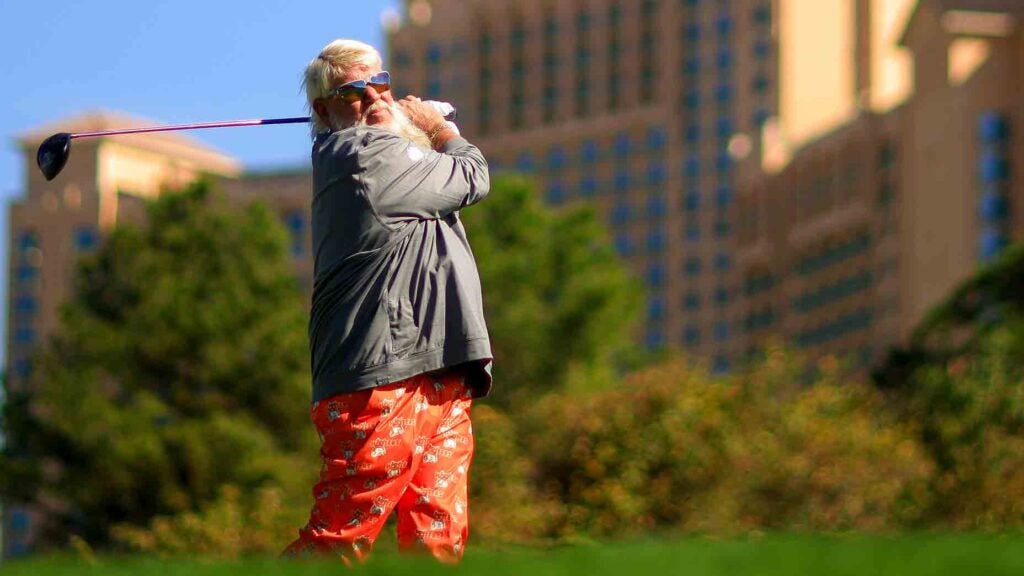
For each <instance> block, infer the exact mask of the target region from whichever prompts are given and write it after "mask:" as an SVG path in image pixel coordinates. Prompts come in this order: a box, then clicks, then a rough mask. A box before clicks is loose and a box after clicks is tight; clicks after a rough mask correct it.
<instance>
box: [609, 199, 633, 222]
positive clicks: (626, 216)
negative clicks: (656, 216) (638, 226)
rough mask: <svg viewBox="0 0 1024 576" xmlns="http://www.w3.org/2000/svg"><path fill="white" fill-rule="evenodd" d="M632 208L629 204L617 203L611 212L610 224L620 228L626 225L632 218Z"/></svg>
mask: <svg viewBox="0 0 1024 576" xmlns="http://www.w3.org/2000/svg"><path fill="white" fill-rule="evenodd" d="M632 212H633V211H632V208H630V206H629V204H624V203H621V202H620V203H619V204H616V205H615V208H614V209H613V210H612V224H614V225H616V226H622V225H624V224H628V223H629V221H630V219H631V218H632Z"/></svg>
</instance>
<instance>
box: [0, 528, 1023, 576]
mask: <svg viewBox="0 0 1024 576" xmlns="http://www.w3.org/2000/svg"><path fill="white" fill-rule="evenodd" d="M343 572H344V569H343V568H342V567H341V566H340V565H339V563H338V562H325V561H317V562H297V561H289V562H285V561H279V560H273V559H252V560H245V561H237V562H215V561H195V560H159V559H155V558H145V557H129V558H115V557H111V558H99V559H95V560H92V561H87V560H84V559H81V558H69V557H60V558H37V559H30V560H22V561H15V562H7V563H3V564H0V574H3V576H29V575H32V576H56V575H64V574H89V575H93V574H95V575H100V574H103V575H107V574H112V575H125V576H128V575H131V576H137V575H145V574H159V575H161V576H164V575H166V576H178V575H180V576H186V575H188V576H214V575H216V576H234V575H237V576H257V575H260V576H262V575H282V576H291V575H300V574H302V575H305V574H325V575H326V574H339V573H343ZM359 572H361V573H363V574H374V575H376V574H380V575H384V574H387V575H394V574H416V575H417V576H430V575H431V574H480V575H485V574H486V575H488V576H503V575H517V576H520V575H526V576H546V575H556V574H557V575H562V574H572V575H576V574H578V575H581V576H601V575H605V574H607V575H616V576H626V575H631V574H680V575H693V576H782V575H792V574H801V575H802V574H812V575H818V574H820V575H822V576H826V575H827V576H853V575H858V576H860V575H867V574H870V575H875V574H878V575H885V576H925V575H928V576H938V575H947V574H948V575H951V576H952V575H958V576H959V575H974V574H979V575H984V576H999V575H1006V576H1010V575H1013V576H1019V575H1020V574H1024V535H1022V534H1014V535H980V534H966V535H965V534H950V535H943V534H928V535H925V534H920V535H900V536H892V537H884V536H823V535H800V536H797V535H773V536H766V537H762V538H747V539H738V540H711V539H699V538H686V539H676V540H645V541H641V542H633V543H616V544H592V545H585V546H572V547H563V548H555V549H550V550H534V549H530V550H518V551H504V552H491V551H482V550H476V551H474V550H472V549H471V550H470V552H469V553H468V554H467V555H466V558H465V560H464V562H463V564H462V565H461V566H460V567H458V568H457V569H454V570H453V569H452V568H450V567H446V566H440V565H437V564H434V563H433V562H429V561H424V560H423V559H421V558H409V557H400V556H397V555H395V554H393V553H386V554H385V553H381V554H377V555H376V556H375V557H374V558H373V559H372V560H371V561H370V562H369V563H368V564H366V565H365V566H363V567H361V569H360V570H359Z"/></svg>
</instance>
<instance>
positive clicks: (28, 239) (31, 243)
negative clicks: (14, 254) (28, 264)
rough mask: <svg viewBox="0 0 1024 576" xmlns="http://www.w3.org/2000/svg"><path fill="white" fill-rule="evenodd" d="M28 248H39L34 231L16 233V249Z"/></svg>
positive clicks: (23, 249)
mask: <svg viewBox="0 0 1024 576" xmlns="http://www.w3.org/2000/svg"><path fill="white" fill-rule="evenodd" d="M30 248H39V236H38V235H36V233H35V232H22V233H21V234H18V250H20V251H25V250H28V249H30Z"/></svg>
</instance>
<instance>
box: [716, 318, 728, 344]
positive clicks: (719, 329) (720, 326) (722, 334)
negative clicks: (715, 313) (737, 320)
mask: <svg viewBox="0 0 1024 576" xmlns="http://www.w3.org/2000/svg"><path fill="white" fill-rule="evenodd" d="M728 340H729V323H728V322H715V341H716V342H726V341H728Z"/></svg>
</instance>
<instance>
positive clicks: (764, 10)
mask: <svg viewBox="0 0 1024 576" xmlns="http://www.w3.org/2000/svg"><path fill="white" fill-rule="evenodd" d="M771 19H772V7H771V6H770V5H768V4H761V5H759V6H755V7H754V22H756V23H758V24H768V23H769V22H771Z"/></svg>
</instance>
